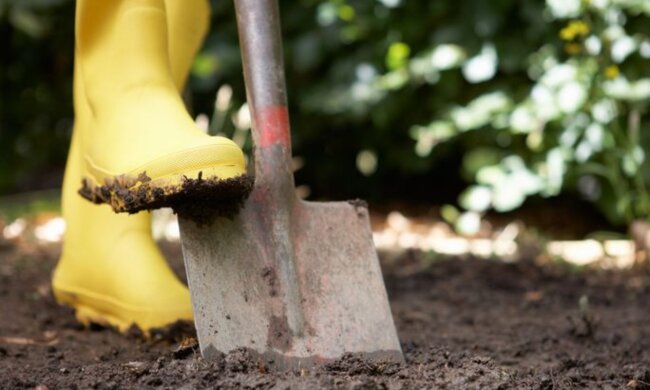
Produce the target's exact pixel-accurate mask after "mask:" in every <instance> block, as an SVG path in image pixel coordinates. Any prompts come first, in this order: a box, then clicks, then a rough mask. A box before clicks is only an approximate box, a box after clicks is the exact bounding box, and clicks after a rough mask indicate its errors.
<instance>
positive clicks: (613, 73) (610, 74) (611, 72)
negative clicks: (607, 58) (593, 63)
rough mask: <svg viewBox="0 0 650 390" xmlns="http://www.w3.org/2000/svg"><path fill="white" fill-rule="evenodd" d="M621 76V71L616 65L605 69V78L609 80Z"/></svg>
mask: <svg viewBox="0 0 650 390" xmlns="http://www.w3.org/2000/svg"><path fill="white" fill-rule="evenodd" d="M620 74H621V70H620V69H619V68H618V66H616V65H610V66H608V67H607V68H605V77H606V78H608V79H615V78H617V77H618V75H620Z"/></svg>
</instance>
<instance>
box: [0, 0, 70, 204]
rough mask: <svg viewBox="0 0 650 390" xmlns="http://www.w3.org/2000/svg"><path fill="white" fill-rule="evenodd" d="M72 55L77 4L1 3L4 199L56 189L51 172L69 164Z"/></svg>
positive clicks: (61, 0) (45, 0) (0, 173)
mask: <svg viewBox="0 0 650 390" xmlns="http://www.w3.org/2000/svg"><path fill="white" fill-rule="evenodd" d="M73 50H74V2H73V1H70V0H0V193H3V192H7V191H10V190H12V189H19V188H21V187H23V188H25V187H29V188H33V187H40V188H44V187H47V186H50V187H52V186H55V185H56V182H53V180H52V179H51V177H52V174H50V172H52V171H57V170H58V171H60V169H61V167H62V166H63V164H64V163H65V154H66V152H67V149H68V142H69V139H70V134H71V127H72V61H73ZM57 168H58V169H57ZM55 176H56V175H55Z"/></svg>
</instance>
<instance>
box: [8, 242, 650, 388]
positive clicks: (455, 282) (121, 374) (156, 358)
mask: <svg viewBox="0 0 650 390" xmlns="http://www.w3.org/2000/svg"><path fill="white" fill-rule="evenodd" d="M58 250H59V248H58V246H54V247H27V246H25V245H23V247H22V248H15V247H13V248H7V247H5V248H4V249H1V248H0V388H8V389H9V388H10V389H14V388H38V389H45V388H49V389H57V388H83V389H85V388H99V389H109V388H110V389H112V388H169V389H176V388H184V389H193V388H241V387H246V388H355V389H374V388H382V389H383V388H403V389H412V388H432V387H433V388H454V389H457V388H477V389H478V388H481V389H483V388H488V389H490V388H500V389H508V388H512V389H521V388H524V389H528V388H531V389H554V388H631V389H650V310H649V306H650V276H648V275H647V274H639V273H632V272H604V271H584V272H576V270H575V269H571V268H568V267H560V266H557V265H556V266H545V267H540V266H536V265H534V264H532V263H529V262H523V261H522V262H518V263H513V264H506V263H501V262H497V261H486V260H472V259H457V258H453V259H445V260H440V261H435V262H434V261H432V259H430V258H429V257H428V256H426V255H423V254H418V253H410V252H406V253H404V254H403V255H402V256H401V257H399V258H398V260H397V261H391V262H390V264H384V272H385V276H386V282H387V287H388V293H389V295H390V298H391V304H392V308H393V313H394V316H395V321H396V324H397V329H398V331H399V335H400V338H401V341H402V346H403V349H404V354H405V357H406V363H405V364H403V365H399V364H388V363H385V364H381V363H369V362H367V361H364V360H363V359H360V358H359V357H357V356H354V355H350V356H345V357H343V358H342V359H339V360H338V361H335V362H333V363H330V364H328V365H326V366H324V367H321V368H317V369H313V370H309V371H305V370H303V371H296V372H284V373H273V372H269V371H268V370H267V368H266V367H264V366H260V365H259V364H257V363H255V360H254V359H252V358H251V357H250V356H248V355H247V353H246V352H245V351H237V352H234V353H231V354H229V355H227V356H220V357H218V359H216V360H215V361H210V362H208V361H205V360H203V359H202V358H201V357H199V356H198V355H197V352H196V351H197V348H196V342H195V340H193V339H192V329H191V327H190V328H189V329H187V328H183V327H177V328H176V329H175V330H174V331H173V332H167V333H160V334H158V335H156V336H155V337H154V340H153V341H144V340H143V339H142V338H141V336H139V335H138V333H137V332H133V333H131V334H129V335H126V336H125V335H120V334H118V333H116V332H114V331H113V330H110V329H102V328H92V329H84V328H82V327H81V326H79V325H78V324H77V323H76V322H75V320H74V317H73V314H72V312H71V310H69V309H66V308H64V307H60V306H57V305H56V304H55V303H54V301H53V299H52V296H51V290H50V283H49V277H50V272H51V270H52V268H53V266H54V263H55V260H56V258H57V256H58ZM166 253H167V254H168V255H169V258H170V259H172V263H173V264H174V266H175V268H176V269H179V268H180V267H181V265H180V264H181V263H180V251H179V249H178V248H177V246H171V245H169V247H168V248H166Z"/></svg>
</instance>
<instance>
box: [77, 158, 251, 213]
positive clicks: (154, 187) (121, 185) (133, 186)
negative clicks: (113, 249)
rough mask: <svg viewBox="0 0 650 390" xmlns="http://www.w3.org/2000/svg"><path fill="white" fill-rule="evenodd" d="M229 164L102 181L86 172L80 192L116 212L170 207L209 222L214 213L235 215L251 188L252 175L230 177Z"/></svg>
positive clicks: (144, 173) (134, 211) (119, 177)
mask: <svg viewBox="0 0 650 390" xmlns="http://www.w3.org/2000/svg"><path fill="white" fill-rule="evenodd" d="M229 168H230V170H232V169H233V168H231V167H217V168H213V169H212V170H210V169H208V170H206V169H202V170H196V171H193V172H189V173H185V174H173V175H168V176H166V177H162V178H157V179H151V178H150V177H149V176H147V174H146V172H142V173H140V174H139V175H137V176H132V175H120V176H116V177H112V178H108V179H106V180H104V184H103V185H100V184H99V183H98V182H97V181H96V180H95V179H93V178H92V177H90V176H86V177H85V178H84V179H83V180H82V186H81V189H80V190H79V194H80V195H81V196H82V197H84V198H85V199H87V200H89V201H91V202H93V203H96V204H102V203H105V204H108V205H110V206H111V208H112V209H113V211H115V212H116V213H129V214H133V213H137V212H139V211H142V210H153V209H158V208H162V207H171V208H172V209H173V210H174V211H175V212H176V213H178V214H179V215H182V216H184V217H188V218H191V219H193V220H194V221H196V222H197V223H199V224H203V223H209V222H210V221H211V220H213V219H214V218H215V217H216V216H225V217H232V216H233V215H235V214H236V213H237V212H238V211H239V209H240V208H241V206H242V204H243V202H244V201H245V200H246V198H247V197H248V195H249V194H250V192H251V191H252V189H253V183H254V179H253V177H251V176H249V175H239V176H234V177H229V176H232V172H230V171H229ZM206 172H207V173H208V175H205V173H206ZM206 176H207V177H206ZM221 177H229V178H227V179H221Z"/></svg>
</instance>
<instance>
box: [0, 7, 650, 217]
mask: <svg viewBox="0 0 650 390" xmlns="http://www.w3.org/2000/svg"><path fill="white" fill-rule="evenodd" d="M280 3H281V12H282V19H283V35H284V40H285V53H286V57H285V61H286V68H287V75H288V77H287V81H288V88H289V99H290V102H289V104H290V111H291V116H292V127H293V129H294V131H293V139H294V144H295V154H296V155H297V156H298V157H299V159H297V163H298V164H297V165H299V166H300V169H299V170H298V171H297V180H298V182H299V183H301V184H306V185H308V186H309V188H310V189H311V193H312V195H313V196H316V197H318V196H336V197H342V196H355V195H356V196H362V197H367V198H371V199H374V200H386V199H392V198H401V199H419V200H436V201H440V200H448V199H449V196H454V197H455V196H457V195H458V194H459V193H460V192H461V190H463V189H464V190H463V191H462V194H460V197H459V199H458V201H459V204H460V205H461V206H462V208H463V209H464V210H466V218H465V219H467V220H472V219H473V218H474V217H476V216H477V215H478V216H480V214H482V213H484V212H486V211H488V210H491V209H493V210H497V211H509V210H512V209H514V208H517V207H519V206H520V205H521V204H522V203H523V202H524V201H525V200H526V199H527V198H528V197H531V196H542V197H549V196H555V195H557V194H560V193H561V192H574V193H578V194H580V195H581V196H583V197H585V198H586V199H588V200H590V201H593V202H594V203H596V204H597V205H599V206H600V207H601V209H602V210H603V212H604V213H605V214H606V215H607V216H608V218H609V219H610V220H611V221H613V222H615V223H626V222H629V221H630V220H632V219H634V218H639V217H644V218H645V217H647V216H648V215H649V212H650V195H648V192H647V186H648V185H649V184H650V170H649V169H648V162H647V158H646V156H645V151H646V150H648V144H649V143H650V136H649V135H648V134H650V133H649V130H650V129H649V127H650V122H649V121H648V119H649V118H648V103H649V101H650V75H649V74H648V69H650V66H649V65H650V35H649V34H650V31H649V30H648V27H647V26H648V25H649V24H650V2H648V1H647V0H547V1H543V0H494V1H483V0H454V1H452V0H444V1H443V0H441V1H434V2H424V1H415V0H411V1H407V0H372V1H368V0H327V1H315V0H301V1H293V2H280ZM72 8H73V3H72V2H70V1H66V0H60V1H53V0H50V1H46V0H41V1H35V0H29V1H28V0H14V1H7V0H5V1H2V0H0V42H2V47H3V48H9V51H8V52H7V51H6V50H3V54H2V58H3V60H2V67H3V69H2V72H0V86H1V87H2V88H1V89H0V97H1V100H0V104H1V106H0V136H1V137H2V142H0V153H1V154H2V155H3V156H9V158H5V157H3V159H2V160H0V178H2V179H1V180H0V191H2V190H7V189H9V188H11V186H15V185H16V183H17V182H18V181H19V180H20V175H25V174H28V175H29V174H32V173H33V172H35V170H36V169H37V168H38V167H39V166H40V167H41V168H42V166H43V164H48V165H52V164H61V163H62V162H63V158H64V157H63V156H64V154H65V140H66V139H67V137H68V136H69V117H70V104H69V103H70V90H69V87H70V73H69V71H70V61H71V53H72V32H71V31H72V30H71V29H72V20H73V19H72ZM213 10H214V12H213V24H212V31H211V33H210V36H209V37H208V40H207V42H206V44H205V46H204V48H203V50H202V52H201V53H200V55H199V56H198V57H197V59H196V61H195V63H194V67H193V76H192V78H191V80H190V91H191V94H190V97H191V101H192V106H193V110H194V112H195V113H197V114H198V113H206V114H208V115H207V116H206V115H202V116H200V119H199V122H200V123H203V124H204V126H206V127H209V128H210V129H211V131H212V132H214V133H224V134H227V135H230V136H233V137H234V138H237V139H238V142H240V143H242V144H243V145H244V146H245V147H247V148H250V140H247V139H248V138H249V137H247V127H248V126H249V123H250V120H249V118H247V116H246V110H245V108H243V109H242V105H243V103H244V95H245V94H244V90H243V81H242V77H241V62H240V59H239V50H238V43H237V34H236V25H235V19H234V10H233V5H232V2H231V1H214V2H213ZM16 15H18V16H16ZM25 15H28V16H25ZM26 21H27V22H26ZM30 26H31V27H30ZM34 26H39V27H34ZM42 26H44V27H42ZM7 53H8V54H7ZM7 59H8V61H7ZM56 64H59V67H57V66H56ZM4 68H7V71H5V69H4ZM216 91H218V94H217V95H218V97H215V92H216ZM61 118H63V119H61ZM441 194H444V196H441ZM467 213H469V214H467ZM467 216H469V217H467ZM474 219H475V218H474Z"/></svg>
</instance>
